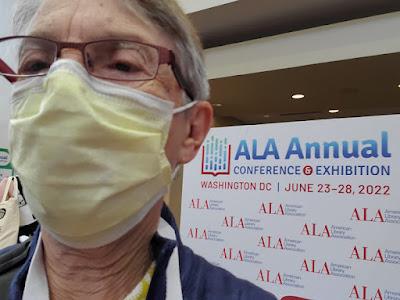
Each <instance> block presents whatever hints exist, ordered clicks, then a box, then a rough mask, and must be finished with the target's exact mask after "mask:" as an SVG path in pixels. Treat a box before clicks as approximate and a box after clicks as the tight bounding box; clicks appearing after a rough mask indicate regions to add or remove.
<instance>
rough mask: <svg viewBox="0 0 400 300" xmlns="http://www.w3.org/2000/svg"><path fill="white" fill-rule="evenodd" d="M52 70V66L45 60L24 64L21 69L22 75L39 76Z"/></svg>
mask: <svg viewBox="0 0 400 300" xmlns="http://www.w3.org/2000/svg"><path fill="white" fill-rule="evenodd" d="M49 68H50V64H49V63H48V62H47V61H43V60H30V61H26V62H24V63H23V64H22V65H21V66H20V68H19V73H20V74H38V73H44V72H47V71H48V69H49Z"/></svg>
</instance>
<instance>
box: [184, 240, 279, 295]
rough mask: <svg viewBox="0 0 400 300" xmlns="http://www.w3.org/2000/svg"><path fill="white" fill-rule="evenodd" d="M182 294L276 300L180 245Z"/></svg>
mask: <svg viewBox="0 0 400 300" xmlns="http://www.w3.org/2000/svg"><path fill="white" fill-rule="evenodd" d="M179 256H180V269H181V281H182V292H183V296H184V298H185V299H188V300H191V299H203V300H214V299H215V300H217V299H218V300H224V299H226V300H228V299H229V300H247V299H252V300H261V299H262V300H275V299H276V297H275V296H273V295H272V294H270V293H268V292H266V291H264V290H263V289H261V288H259V287H257V286H255V285H254V284H252V283H250V282H249V281H246V280H242V279H239V278H237V277H235V276H234V275H233V274H231V273H230V272H228V271H226V270H225V269H222V268H220V267H217V266H214V265H212V264H211V263H209V262H208V261H206V260H205V259H204V258H202V257H200V256H198V255H196V254H194V253H193V251H192V250H191V249H190V248H188V247H186V246H182V245H181V246H180V249H179Z"/></svg>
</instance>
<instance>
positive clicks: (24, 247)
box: [0, 240, 31, 299]
mask: <svg viewBox="0 0 400 300" xmlns="http://www.w3.org/2000/svg"><path fill="white" fill-rule="evenodd" d="M30 245H31V240H27V241H25V242H23V243H21V244H17V245H14V246H10V247H7V248H5V249H2V250H0V299H7V298H8V292H9V289H10V286H11V281H12V280H13V278H14V276H15V275H16V274H17V272H18V271H19V270H20V269H21V267H22V265H23V264H24V263H25V262H26V260H27V259H28V256H29V249H30Z"/></svg>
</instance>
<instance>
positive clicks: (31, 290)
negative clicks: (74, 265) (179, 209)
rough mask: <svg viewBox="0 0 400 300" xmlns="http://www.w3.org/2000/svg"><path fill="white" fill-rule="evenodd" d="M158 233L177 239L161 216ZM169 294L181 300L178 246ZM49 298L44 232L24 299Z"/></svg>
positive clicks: (171, 264) (169, 272)
mask: <svg viewBox="0 0 400 300" xmlns="http://www.w3.org/2000/svg"><path fill="white" fill-rule="evenodd" d="M157 231H158V234H159V235H160V236H162V237H164V238H167V239H170V240H176V236H175V231H174V229H173V228H172V227H171V226H170V225H169V224H168V223H167V222H166V221H165V220H164V219H163V218H160V224H159V225H158V230H157ZM166 272H167V274H166V276H167V295H166V300H181V299H183V296H182V287H181V279H180V268H179V255H178V247H175V249H174V251H173V252H172V255H171V257H170V259H169V262H168V267H167V271H166ZM37 299H41V300H49V299H50V297H49V285H48V282H47V276H46V270H45V268H44V264H43V245H42V234H41V233H40V234H39V237H38V241H37V244H36V249H35V252H34V254H33V257H32V261H31V264H30V266H29V270H28V275H27V277H26V281H25V288H24V292H23V296H22V300H37Z"/></svg>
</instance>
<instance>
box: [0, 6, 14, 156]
mask: <svg viewBox="0 0 400 300" xmlns="http://www.w3.org/2000/svg"><path fill="white" fill-rule="evenodd" d="M13 3H14V0H1V9H0V36H1V37H4V36H8V35H11V14H10V11H11V10H12V4H13ZM10 94H11V85H10V83H9V82H8V81H7V80H5V79H4V78H3V77H2V78H0V148H8V118H9V112H10V105H9V101H10Z"/></svg>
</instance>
